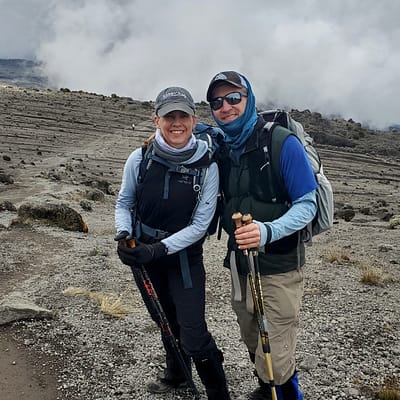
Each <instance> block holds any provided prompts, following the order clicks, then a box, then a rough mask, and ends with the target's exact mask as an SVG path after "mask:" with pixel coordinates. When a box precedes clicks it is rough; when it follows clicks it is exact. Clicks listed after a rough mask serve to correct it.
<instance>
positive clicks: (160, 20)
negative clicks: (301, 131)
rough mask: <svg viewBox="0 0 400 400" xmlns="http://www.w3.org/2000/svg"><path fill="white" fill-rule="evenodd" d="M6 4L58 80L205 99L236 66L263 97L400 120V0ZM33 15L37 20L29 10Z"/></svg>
mask: <svg viewBox="0 0 400 400" xmlns="http://www.w3.org/2000/svg"><path fill="white" fill-rule="evenodd" d="M0 1H1V0H0ZM15 3H17V4H15ZM281 3H282V2H281ZM4 4H6V5H7V7H6V9H7V10H8V15H9V16H10V13H11V10H12V11H13V12H16V9H18V12H19V14H18V15H19V17H18V18H17V20H18V21H19V22H18V23H17V27H18V29H17V31H16V33H15V35H14V39H13V46H11V47H12V48H13V54H16V53H17V49H18V48H19V49H20V50H21V51H22V50H23V51H25V52H26V54H34V55H35V57H36V58H38V59H40V60H42V61H43V62H44V65H45V71H46V73H47V74H48V76H49V78H50V81H51V82H52V83H53V84H54V85H55V86H57V87H68V88H70V89H74V90H79V89H82V90H86V91H91V92H97V93H103V94H111V93H117V94H119V95H121V96H131V97H133V98H135V99H139V100H151V99H154V98H155V96H156V95H157V93H158V92H159V91H160V90H161V89H162V88H164V87H166V86H169V85H181V86H185V87H187V88H188V89H190V91H191V92H192V94H193V96H194V97H195V100H197V101H201V100H204V99H205V92H206V88H207V85H208V83H209V81H210V79H211V77H212V76H213V75H214V74H215V73H217V72H219V71H221V70H224V69H236V70H238V71H241V72H243V73H244V74H245V75H246V76H247V77H248V78H249V80H250V81H251V83H252V86H253V89H254V92H255V94H256V97H257V100H258V101H259V102H261V103H274V104H276V105H278V106H284V107H287V108H289V109H290V108H297V109H300V110H303V109H310V110H312V111H319V112H322V113H323V114H325V115H340V116H342V117H344V118H353V119H354V120H356V121H360V122H363V123H369V124H370V125H371V126H374V127H377V128H384V127H386V126H388V125H389V124H393V123H399V121H400V116H399V110H400V104H399V103H400V102H399V96H398V93H397V92H398V87H399V85H400V72H399V71H400V68H399V65H400V51H399V50H400V25H399V23H398V16H399V15H400V2H396V1H391V0H381V2H380V3H379V7H377V6H376V3H375V2H374V1H372V0H353V1H351V2H349V1H346V0H336V1H335V2H320V1H317V0H303V1H299V0H292V1H287V2H284V4H278V2H275V1H271V0H253V1H251V2H244V1H241V0H219V1H218V2H214V1H212V0H203V1H197V0H186V1H174V0H171V1H161V0H135V1H129V0H97V1H96V2H93V1H89V0H58V1H53V2H49V1H45V0H36V1H33V2H32V1H29V2H28V1H26V2H25V4H24V2H23V1H22V0H21V1H20V2H14V1H13V0H6V1H4V0H3V1H1V3H0V5H1V9H2V11H3V5H4ZM22 4H24V7H23V6H22ZM31 4H33V5H34V9H35V11H36V14H32V13H33V9H30V7H29V5H31ZM24 13H25V21H26V22H27V25H24V24H23V23H22V21H23V20H24V18H23V14H24ZM37 13H39V15H40V16H41V21H40V23H39V22H38V21H36V22H35V20H34V19H32V18H29V17H30V15H37ZM3 19H5V17H4V16H3V13H2V17H0V22H2V20H3ZM9 19H10V20H11V19H12V18H9ZM8 28H10V29H11V28H12V24H11V22H9V25H8ZM3 29H4V28H3V27H2V28H0V33H1V32H2V31H3ZM0 36H1V35H0ZM28 36H30V37H31V38H32V40H30V41H28V42H25V41H24V40H23V39H24V38H25V39H26V38H27V37H28ZM11 47H10V48H11ZM3 54H4V43H2V42H0V55H2V56H3Z"/></svg>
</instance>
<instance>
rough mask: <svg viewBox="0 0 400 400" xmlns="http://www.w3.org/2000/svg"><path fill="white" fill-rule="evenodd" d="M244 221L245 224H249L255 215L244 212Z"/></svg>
mask: <svg viewBox="0 0 400 400" xmlns="http://www.w3.org/2000/svg"><path fill="white" fill-rule="evenodd" d="M242 222H243V225H249V224H251V223H252V222H253V217H252V216H251V214H244V215H243V216H242Z"/></svg>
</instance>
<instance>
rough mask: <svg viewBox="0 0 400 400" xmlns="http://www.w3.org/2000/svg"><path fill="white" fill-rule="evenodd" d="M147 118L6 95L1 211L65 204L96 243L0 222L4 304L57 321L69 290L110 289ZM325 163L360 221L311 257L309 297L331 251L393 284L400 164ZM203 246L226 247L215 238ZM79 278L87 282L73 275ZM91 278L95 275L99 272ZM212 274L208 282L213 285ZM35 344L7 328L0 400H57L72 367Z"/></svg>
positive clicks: (0, 329)
mask: <svg viewBox="0 0 400 400" xmlns="http://www.w3.org/2000/svg"><path fill="white" fill-rule="evenodd" d="M151 112H152V107H151V104H147V103H139V102H135V101H132V100H130V99H127V98H118V97H111V98H108V97H104V96H100V95H90V94H86V93H62V92H51V91H49V92H46V91H30V90H20V89H8V90H4V91H3V92H2V93H1V96H0V127H1V130H0V138H1V149H0V150H1V151H0V156H1V157H2V158H1V159H0V173H3V174H9V175H10V176H12V178H13V180H14V183H13V184H0V204H1V203H2V202H4V201H10V202H12V203H13V204H14V205H15V206H16V207H19V206H20V205H21V204H24V203H27V202H28V203H30V202H66V203H68V205H70V206H71V207H73V208H75V209H76V210H78V211H79V212H80V213H81V214H82V215H83V217H84V218H85V220H86V221H87V223H88V226H89V232H88V233H87V234H83V233H77V232H67V231H62V230H60V229H57V228H51V227H43V226H40V225H33V226H16V227H13V228H12V229H9V226H10V223H11V221H12V219H13V218H15V216H16V213H15V212H10V211H3V212H0V242H1V243H2V247H1V250H0V251H1V253H0V256H1V257H2V259H0V273H1V279H0V299H1V298H3V297H4V296H6V295H8V294H11V293H13V292H14V291H19V290H20V288H21V287H23V288H24V290H25V291H26V293H27V294H28V295H32V297H33V299H35V297H36V296H38V297H39V298H40V300H42V301H43V302H44V303H46V304H49V305H52V306H54V308H55V310H56V311H59V312H61V311H62V308H63V307H64V304H65V299H64V297H63V295H62V290H63V289H65V287H66V286H67V285H68V284H71V283H76V284H77V283H80V284H82V285H86V286H96V285H98V286H101V285H103V286H104V287H105V288H106V289H115V282H116V281H117V280H116V279H115V274H116V273H114V272H109V271H108V270H107V268H106V267H107V266H108V264H107V263H108V262H110V263H111V264H112V265H118V260H117V257H116V256H115V244H114V242H113V236H114V205H115V200H116V193H117V192H118V188H119V184H120V180H121V175H122V168H123V164H124V162H125V160H126V158H127V156H128V155H129V153H130V152H131V151H132V150H133V149H134V148H136V147H137V146H139V145H141V144H142V143H143V141H144V139H146V138H147V137H148V136H149V135H150V134H151V133H152V132H153V124H152V121H151ZM199 114H200V117H202V116H203V117H204V118H203V120H206V116H207V115H208V110H207V108H206V107H203V108H200V110H199ZM132 123H134V124H135V129H134V130H132ZM320 155H321V157H322V159H323V161H324V165H325V167H324V169H325V172H326V174H327V175H328V177H329V178H330V180H331V182H332V184H333V187H334V192H335V205H336V206H337V207H339V208H340V207H342V206H348V205H350V206H351V207H353V208H354V210H355V213H356V215H355V217H354V218H353V219H352V220H351V221H349V222H347V221H344V220H343V219H337V220H336V221H335V222H336V224H335V228H334V229H333V230H332V231H331V232H328V233H327V234H323V235H320V236H318V237H316V238H315V241H314V245H313V246H312V247H309V248H308V249H307V257H308V259H309V264H310V268H311V269H312V268H315V269H316V270H317V274H316V275H315V276H316V277H317V278H312V277H311V278H310V280H309V281H308V289H309V290H314V289H315V290H319V288H318V287H317V286H318V285H321V287H323V286H324V285H325V282H322V283H321V282H319V280H318V277H319V276H320V275H318V274H319V270H318V269H319V268H320V266H321V263H322V261H321V255H322V254H324V253H326V252H328V251H329V252H332V253H333V254H335V252H336V254H338V255H340V254H342V253H343V252H344V253H346V254H347V255H349V256H350V257H351V258H352V259H355V260H358V261H360V262H361V261H363V260H367V261H368V262H369V263H370V264H375V265H381V266H383V267H384V268H385V269H386V270H387V272H388V273H392V274H395V273H398V260H400V247H399V243H400V234H399V232H400V230H399V229H394V230H388V229H387V221H385V220H383V219H382V215H384V213H385V210H386V212H387V213H394V214H399V213H400V210H399V204H400V191H399V186H400V164H399V161H398V160H393V159H384V158H382V157H379V156H371V155H366V154H359V153H355V152H347V151H343V150H342V149H338V148H333V147H329V146H320ZM5 156H6V157H5ZM93 188H102V189H104V188H107V189H108V190H109V193H108V194H106V195H105V198H104V200H103V201H98V202H93V210H92V211H85V210H83V209H82V207H81V205H80V201H81V200H82V198H84V194H85V192H86V191H87V190H90V189H93ZM367 209H368V211H367ZM362 210H364V211H363V212H362V213H361V211H362ZM207 246H210V248H212V249H213V248H214V247H212V246H219V247H221V248H222V247H223V244H220V243H218V244H216V243H215V242H214V239H212V240H211V241H210V242H208V243H207ZM385 248H386V249H387V250H385ZM382 249H383V250H382ZM93 252H97V253H98V254H100V256H101V255H102V253H104V259H105V260H106V261H104V264H105V265H104V268H103V266H101V267H102V268H103V269H104V271H103V269H102V268H100V267H99V266H98V265H96V262H97V261H92V260H91V259H90V257H87V254H90V253H93ZM206 254H207V252H206ZM212 256H213V252H210V254H209V255H208V254H207V255H206V256H205V257H206V259H205V261H206V265H207V263H208V264H212V263H214V264H215V260H211V257H212ZM207 257H209V258H207ZM108 259H110V260H111V261H108ZM85 263H87V265H86V264H85ZM92 264H93V265H92ZM77 268H79V269H81V270H82V271H83V272H82V275H79V276H74V274H75V271H76V270H77ZM91 268H97V269H96V270H95V271H96V273H93V272H92V271H93V269H91ZM60 270H61V271H64V273H60ZM213 274H214V273H213V271H210V279H214V276H213ZM124 276H125V275H124ZM119 278H120V276H118V279H119ZM321 279H324V278H321ZM131 284H132V282H131V281H130V280H128V279H127V278H126V279H125V281H123V282H122V284H121V286H122V289H124V288H125V289H126V290H129V288H130V286H131ZM212 300H213V301H214V299H212ZM217 300H218V299H216V300H215V301H216V304H215V303H214V302H213V303H212V305H213V306H217V305H218V302H217ZM49 329H50V327H49ZM33 341H34V339H33V338H32V339H31V338H29V337H27V336H26V332H25V330H24V325H23V323H18V322H17V323H14V324H10V325H8V326H0V393H1V399H2V400H20V399H21V400H24V399H27V400H28V399H29V400H39V399H40V400H54V399H61V398H62V397H60V396H61V395H60V387H62V385H63V382H61V381H60V371H61V370H62V369H63V370H65V369H67V368H68V367H70V368H71V369H73V368H74V365H71V366H68V363H69V362H70V361H69V360H68V358H66V359H63V358H61V357H57V356H55V355H49V354H48V353H47V352H46V351H45V350H46V349H45V348H44V349H43V351H40V349H38V348H37V347H34V346H32V345H31V342H33ZM61 345H62V344H60V346H61ZM44 346H45V344H44ZM63 400H64V399H63Z"/></svg>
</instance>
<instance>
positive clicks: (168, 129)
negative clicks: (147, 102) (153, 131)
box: [154, 111, 197, 149]
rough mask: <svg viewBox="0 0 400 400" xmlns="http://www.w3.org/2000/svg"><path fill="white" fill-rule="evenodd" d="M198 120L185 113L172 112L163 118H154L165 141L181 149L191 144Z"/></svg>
mask: <svg viewBox="0 0 400 400" xmlns="http://www.w3.org/2000/svg"><path fill="white" fill-rule="evenodd" d="M196 121H197V118H196V117H195V116H192V115H189V114H187V113H185V112H183V111H171V112H170V113H168V114H166V115H164V116H163V117H158V116H157V115H156V116H155V117H154V123H155V124H156V127H157V128H159V129H160V131H161V134H162V136H163V138H164V140H165V141H166V142H167V143H168V144H169V145H170V146H171V147H175V148H177V149H181V148H183V147H185V146H186V144H187V143H188V142H189V139H190V136H191V135H192V132H193V129H194V126H195V125H196Z"/></svg>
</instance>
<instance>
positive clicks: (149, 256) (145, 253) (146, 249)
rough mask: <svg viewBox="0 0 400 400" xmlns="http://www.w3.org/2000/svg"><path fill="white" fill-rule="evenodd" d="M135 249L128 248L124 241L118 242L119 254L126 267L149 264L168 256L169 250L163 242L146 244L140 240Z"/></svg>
mask: <svg viewBox="0 0 400 400" xmlns="http://www.w3.org/2000/svg"><path fill="white" fill-rule="evenodd" d="M135 243H136V247H134V248H133V249H131V248H129V247H127V246H126V244H125V243H124V241H119V242H118V247H117V252H118V256H119V258H120V260H121V261H122V262H123V263H124V264H126V265H130V266H131V265H135V264H148V263H149V262H151V261H154V260H157V259H158V258H160V257H162V256H166V255H167V248H166V247H165V245H164V244H163V243H162V242H157V243H154V244H145V243H142V242H140V241H139V240H136V241H135Z"/></svg>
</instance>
